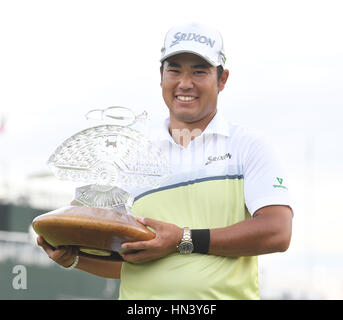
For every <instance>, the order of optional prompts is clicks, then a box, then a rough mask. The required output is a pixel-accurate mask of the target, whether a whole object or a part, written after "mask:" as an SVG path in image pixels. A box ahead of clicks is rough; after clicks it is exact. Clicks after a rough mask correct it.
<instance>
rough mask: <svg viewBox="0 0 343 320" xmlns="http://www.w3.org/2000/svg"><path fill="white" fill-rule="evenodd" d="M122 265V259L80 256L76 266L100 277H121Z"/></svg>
mask: <svg viewBox="0 0 343 320" xmlns="http://www.w3.org/2000/svg"><path fill="white" fill-rule="evenodd" d="M121 265H122V262H120V261H110V260H101V259H97V258H93V257H86V256H80V260H79V263H78V265H77V267H76V268H77V269H79V270H82V271H86V272H88V273H92V274H94V275H97V276H100V277H104V278H112V279H120V271H121Z"/></svg>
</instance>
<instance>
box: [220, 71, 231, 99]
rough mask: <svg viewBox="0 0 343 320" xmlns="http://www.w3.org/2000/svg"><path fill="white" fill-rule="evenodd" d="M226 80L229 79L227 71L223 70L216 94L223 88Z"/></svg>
mask: <svg viewBox="0 0 343 320" xmlns="http://www.w3.org/2000/svg"><path fill="white" fill-rule="evenodd" d="M228 78H229V70H228V69H225V70H224V71H223V73H222V74H221V76H220V79H219V84H218V93H219V92H220V91H222V90H223V89H224V88H225V84H226V81H227V79H228Z"/></svg>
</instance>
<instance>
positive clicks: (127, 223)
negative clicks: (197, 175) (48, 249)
mask: <svg viewBox="0 0 343 320" xmlns="http://www.w3.org/2000/svg"><path fill="white" fill-rule="evenodd" d="M86 118H87V119H92V120H98V121H102V122H103V124H101V125H98V126H93V127H90V128H87V129H85V130H82V131H80V132H78V133H76V134H74V135H73V136H71V137H70V138H68V139H67V140H65V141H64V142H63V143H62V144H61V145H60V146H59V147H58V148H57V149H56V150H55V152H54V153H53V154H52V155H51V156H50V158H49V160H48V165H49V167H50V168H51V170H52V172H53V173H54V175H55V176H56V177H57V178H58V179H61V180H70V181H74V182H77V183H80V184H82V186H81V187H78V188H77V189H76V193H75V200H76V202H77V203H78V206H69V207H66V208H61V209H58V210H55V211H52V212H49V213H47V214H44V215H42V216H39V217H37V218H36V219H35V220H34V221H33V227H34V229H35V230H36V232H37V233H38V234H43V233H45V234H44V235H43V236H45V237H50V243H52V245H54V246H59V245H75V246H78V247H79V248H80V249H81V251H83V252H85V253H89V254H96V255H110V254H111V251H120V245H121V243H122V242H124V241H135V240H140V239H141V240H143V239H151V238H153V237H154V234H153V232H151V231H150V230H149V229H147V228H145V227H144V226H143V225H141V224H140V223H138V222H137V221H136V220H135V219H134V214H133V212H132V204H133V200H134V199H133V197H132V195H131V194H130V192H129V191H128V190H130V189H131V188H141V187H149V188H156V187H158V186H159V185H161V184H162V183H163V182H164V181H166V180H167V179H168V178H169V176H170V167H169V164H168V162H167V160H166V158H165V157H164V155H163V153H162V152H161V150H160V149H159V147H158V146H157V145H155V144H154V143H152V142H151V141H150V140H149V139H148V138H147V137H146V136H145V135H144V134H143V133H141V132H140V131H138V130H135V129H133V128H132V127H131V126H132V125H134V124H136V123H137V122H139V121H144V120H145V119H146V118H147V113H146V112H143V113H142V114H140V115H135V114H134V112H133V111H132V110H130V109H129V108H125V107H109V108H107V109H95V110H92V111H90V112H88V113H87V114H86ZM44 219H45V220H44ZM49 219H50V220H49ZM68 219H69V220H68ZM48 220H49V221H48ZM62 220H63V221H64V222H65V223H64V224H63V223H62V222H63V221H62ZM99 221H100V222H101V223H102V224H103V225H102V227H101V228H100V227H99ZM93 222H94V224H96V223H97V224H98V226H97V227H98V228H100V229H99V230H98V231H96V230H95V231H94V230H93V229H92V230H91V227H89V228H88V227H87V228H88V229H87V228H86V227H85V226H86V225H87V226H88V225H89V224H92V223H93ZM44 223H45V224H44ZM61 223H62V227H61V225H59V224H61ZM68 223H69V224H74V227H73V228H72V230H69V231H68V232H67V229H68ZM63 225H64V229H63ZM78 226H82V228H83V229H82V228H79V229H77V227H78ZM95 228H96V227H95ZM43 229H44V230H43ZM47 229H49V230H48V231H47ZM86 229H87V230H86ZM42 230H43V231H42ZM73 230H74V231H73ZM85 230H86V231H87V232H88V235H87V232H86V233H84V231H85ZM77 231H79V233H84V234H83V236H80V234H79V235H77V236H76V235H73V233H77ZM94 232H95V233H94ZM135 232H136V233H135ZM58 233H61V234H60V235H59V234H58ZM47 234H48V236H47ZM95 234H97V236H95ZM90 235H93V238H94V243H93V242H92V241H89V240H90V238H92V237H91V236H90ZM68 237H69V238H73V237H74V238H77V239H74V238H73V239H70V240H66V239H67V238H68ZM96 237H97V238H99V237H100V238H101V237H103V238H104V239H102V240H103V241H98V240H99V239H95V238H96ZM106 237H107V238H106ZM59 238H63V239H62V240H60V239H59ZM80 238H83V240H82V239H81V240H80ZM105 238H106V239H105ZM85 240H87V241H85ZM68 241H69V242H70V243H69V244H68V243H66V242H68ZM97 241H98V243H96V242H97ZM48 242H49V241H48ZM105 242H106V245H104V243H105Z"/></svg>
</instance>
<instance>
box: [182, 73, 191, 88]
mask: <svg viewBox="0 0 343 320" xmlns="http://www.w3.org/2000/svg"><path fill="white" fill-rule="evenodd" d="M193 86H194V85H193V80H192V77H191V75H190V74H188V73H187V72H185V73H184V74H182V76H181V79H180V82H179V88H180V89H182V90H188V89H192V88H193Z"/></svg>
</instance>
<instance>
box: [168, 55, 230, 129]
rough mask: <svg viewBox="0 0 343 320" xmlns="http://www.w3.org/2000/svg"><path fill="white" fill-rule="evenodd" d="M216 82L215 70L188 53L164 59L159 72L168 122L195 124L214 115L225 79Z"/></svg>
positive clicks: (202, 60)
mask: <svg viewBox="0 0 343 320" xmlns="http://www.w3.org/2000/svg"><path fill="white" fill-rule="evenodd" d="M226 72H227V73H225V72H224V73H225V74H224V75H223V76H222V78H223V79H220V80H219V81H218V79H217V68H216V67H213V66H212V65H210V64H209V63H208V62H206V61H205V60H204V59H202V58H200V57H199V56H197V55H194V54H191V53H181V54H178V55H175V56H172V57H170V58H169V59H167V60H166V61H165V62H164V64H163V70H162V80H161V87H162V95H163V99H164V101H165V103H166V105H167V106H168V108H169V112H170V117H171V120H177V121H178V122H183V123H194V122H197V121H201V120H203V119H205V118H209V119H211V118H212V117H213V115H214V114H215V112H216V106H217V97H218V92H219V91H221V90H223V88H224V85H225V82H226V79H227V76H228V71H227V70H226Z"/></svg>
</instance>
